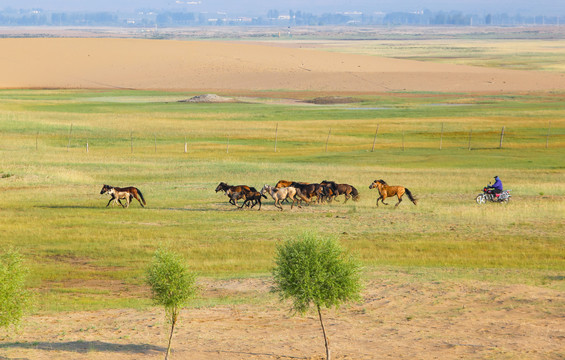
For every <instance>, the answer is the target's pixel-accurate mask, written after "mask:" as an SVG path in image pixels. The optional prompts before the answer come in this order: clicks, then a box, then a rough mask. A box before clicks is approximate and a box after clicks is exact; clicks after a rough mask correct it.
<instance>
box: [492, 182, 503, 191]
mask: <svg viewBox="0 0 565 360" xmlns="http://www.w3.org/2000/svg"><path fill="white" fill-rule="evenodd" d="M491 187H492V188H494V189H498V190H500V191H502V181H500V179H496V181H495V182H494V184H492V186H491Z"/></svg>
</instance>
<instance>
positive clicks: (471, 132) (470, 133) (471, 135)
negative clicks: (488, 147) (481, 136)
mask: <svg viewBox="0 0 565 360" xmlns="http://www.w3.org/2000/svg"><path fill="white" fill-rule="evenodd" d="M472 137H473V129H471V130H470V131H469V151H471V138H472Z"/></svg>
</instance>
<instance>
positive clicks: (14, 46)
mask: <svg viewBox="0 0 565 360" xmlns="http://www.w3.org/2000/svg"><path fill="white" fill-rule="evenodd" d="M0 49H2V51H1V52H0V88H127V89H159V90H187V91H188V90H211V91H219V90H244V89H245V90H270V89H285V90H319V91H327V92H332V91H334V92H347V91H355V92H386V91H472V92H500V91H503V92H514V91H547V90H565V74H556V73H543V72H529V71H513V70H500V69H492V68H480V67H470V66H458V65H448V64H434V63H426V62H418V61H411V60H399V59H387V58H379V57H375V56H365V55H352V54H339V53H329V52H324V51H320V50H315V49H300V48H283V47H274V46H268V45H259V44H245V43H228V42H212V41H210V42H206V41H174V40H144V39H107V38H106V39H95V38H80V39H79V38H17V39H13V38H4V39H0Z"/></svg>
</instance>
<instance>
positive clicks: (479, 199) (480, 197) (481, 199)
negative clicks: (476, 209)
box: [475, 194, 486, 205]
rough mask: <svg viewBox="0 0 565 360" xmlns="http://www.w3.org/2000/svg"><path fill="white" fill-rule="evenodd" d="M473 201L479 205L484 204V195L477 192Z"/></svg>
mask: <svg viewBox="0 0 565 360" xmlns="http://www.w3.org/2000/svg"><path fill="white" fill-rule="evenodd" d="M475 201H476V202H477V204H479V205H481V204H484V203H485V202H486V199H485V196H484V195H483V194H479V195H477V197H476V198H475Z"/></svg>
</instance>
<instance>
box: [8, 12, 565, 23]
mask: <svg viewBox="0 0 565 360" xmlns="http://www.w3.org/2000/svg"><path fill="white" fill-rule="evenodd" d="M564 21H565V17H559V16H542V15H537V16H535V15H519V14H516V15H510V14H485V15H476V14H465V13H462V12H455V11H453V12H444V11H439V12H432V11H429V10H423V11H418V12H391V13H386V14H385V13H361V12H352V13H324V14H319V15H316V14H312V13H307V12H302V11H294V10H290V11H285V12H281V11H279V10H276V9H272V10H269V11H268V12H267V14H265V16H264V17H261V16H260V17H245V16H237V17H233V16H229V15H228V14H224V13H222V14H213V13H195V12H178V11H156V10H154V11H150V10H140V11H137V12H136V13H134V14H122V13H113V12H103V11H101V12H84V13H80V12H46V11H43V10H41V9H32V10H13V9H4V10H0V26H128V27H154V26H157V27H178V26H206V25H212V26H237V25H263V26H268V25H276V26H324V25H352V26H355V25H386V26H391V25H418V26H426V25H448V26H481V25H486V26H489V25H494V26H518V25H560V24H561V23H563V22H564Z"/></svg>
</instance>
